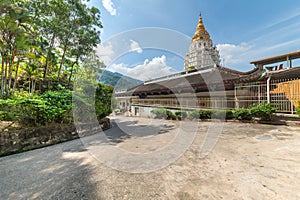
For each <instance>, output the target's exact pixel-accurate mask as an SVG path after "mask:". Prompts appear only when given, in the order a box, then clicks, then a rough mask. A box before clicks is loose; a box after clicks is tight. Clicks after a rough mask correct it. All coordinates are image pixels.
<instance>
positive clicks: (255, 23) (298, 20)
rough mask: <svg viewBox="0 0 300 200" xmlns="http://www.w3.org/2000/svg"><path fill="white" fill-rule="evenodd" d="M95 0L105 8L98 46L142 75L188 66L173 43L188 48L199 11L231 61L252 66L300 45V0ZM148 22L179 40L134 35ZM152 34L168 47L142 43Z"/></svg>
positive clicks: (112, 64) (113, 64) (111, 62)
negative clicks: (256, 61)
mask: <svg viewBox="0 0 300 200" xmlns="http://www.w3.org/2000/svg"><path fill="white" fill-rule="evenodd" d="M90 4H91V5H93V6H96V7H98V8H99V9H100V10H101V20H102V23H103V29H102V31H101V32H102V33H101V40H102V43H103V45H102V46H99V48H98V50H97V52H98V54H99V55H100V57H101V58H103V60H104V61H105V63H106V64H107V65H108V69H110V70H111V71H118V72H120V73H123V74H127V75H129V76H132V77H135V78H139V79H142V80H147V79H149V78H155V77H159V76H162V75H167V74H170V73H174V72H176V71H182V70H183V59H184V58H183V55H182V54H181V55H178V54H176V51H175V52H172V48H176V47H175V45H176V43H177V42H178V41H179V39H180V41H184V44H183V43H182V44H180V47H181V48H182V51H183V52H186V51H187V50H188V45H189V43H190V39H191V37H192V36H193V34H194V32H195V28H196V25H197V22H198V17H199V13H200V12H201V13H202V16H203V20H204V24H205V27H206V29H207V30H208V32H209V33H210V35H211V39H212V40H213V43H214V44H215V45H216V46H217V47H218V49H219V51H220V55H221V58H222V60H225V61H224V63H225V66H226V67H229V68H233V69H237V70H241V71H248V70H251V69H252V68H253V67H254V66H252V65H250V64H249V62H250V61H252V60H256V59H260V58H264V57H268V56H273V55H277V54H281V53H286V52H291V51H295V50H298V49H300V28H299V27H300V1H298V0H285V1H267V0H264V1H263V0H251V1H250V0H222V1H221V0H140V1H138V0H91V1H90ZM146 27H156V28H162V29H167V30H168V31H169V32H170V35H172V36H170V38H178V40H176V39H175V40H174V41H173V43H172V42H171V43H172V44H171V43H167V42H164V41H166V40H167V39H168V38H169V36H168V35H166V33H164V34H162V36H161V37H159V38H158V36H153V35H155V34H153V35H152V34H150V33H149V34H145V35H143V37H140V36H136V37H134V35H136V34H138V33H136V32H137V31H134V30H136V29H143V28H146ZM128 31H129V32H128ZM124 33H125V35H126V34H127V35H126V36H124V38H123V39H122V40H121V39H120V38H119V36H122V35H124ZM141 33H142V34H144V33H143V32H141ZM130 35H132V38H131V37H130ZM116 36H117V38H118V39H120V40H117V39H116ZM152 37H153V38H152ZM184 37H186V38H187V39H186V38H184ZM151 39H152V41H154V42H155V41H156V40H161V43H166V44H164V45H165V46H166V48H163V49H157V46H155V45H154V46H153V48H146V47H148V46H144V45H142V43H143V41H141V40H151ZM125 40H126V41H125ZM172 45H173V46H172ZM125 46H126V48H125ZM170 46H172V47H170ZM120 48H123V50H120ZM120 52H121V53H120ZM295 64H298V63H297V62H295ZM299 65H300V63H299Z"/></svg>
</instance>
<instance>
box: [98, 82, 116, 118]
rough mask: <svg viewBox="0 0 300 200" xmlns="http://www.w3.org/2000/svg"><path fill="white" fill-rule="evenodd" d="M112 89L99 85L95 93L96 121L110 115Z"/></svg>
mask: <svg viewBox="0 0 300 200" xmlns="http://www.w3.org/2000/svg"><path fill="white" fill-rule="evenodd" d="M113 90H114V89H113V87H111V86H107V85H104V84H102V83H99V84H98V86H97V88H96V93H95V110H96V115H97V118H98V119H102V118H104V117H107V116H108V115H109V114H110V113H112V106H111V103H112V102H111V99H112V93H113Z"/></svg>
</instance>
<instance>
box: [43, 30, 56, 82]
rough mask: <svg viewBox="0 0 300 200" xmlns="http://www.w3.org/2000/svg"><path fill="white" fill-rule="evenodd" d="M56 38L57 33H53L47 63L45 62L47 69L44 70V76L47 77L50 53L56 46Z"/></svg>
mask: <svg viewBox="0 0 300 200" xmlns="http://www.w3.org/2000/svg"><path fill="white" fill-rule="evenodd" d="M54 40H55V34H53V36H52V38H51V43H50V47H49V49H48V53H47V58H46V64H45V71H44V75H43V78H46V76H47V73H48V65H49V59H50V54H51V51H52V48H53V46H54Z"/></svg>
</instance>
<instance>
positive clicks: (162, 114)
mask: <svg viewBox="0 0 300 200" xmlns="http://www.w3.org/2000/svg"><path fill="white" fill-rule="evenodd" d="M151 113H153V114H154V115H155V118H157V119H167V109H165V108H156V109H154V110H151Z"/></svg>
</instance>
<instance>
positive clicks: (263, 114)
mask: <svg viewBox="0 0 300 200" xmlns="http://www.w3.org/2000/svg"><path fill="white" fill-rule="evenodd" d="M250 112H251V114H252V115H253V116H254V117H259V118H261V119H262V120H267V121H269V120H271V115H272V114H273V113H275V112H276V109H275V108H273V107H272V105H271V104H270V103H267V102H262V103H260V104H257V105H253V106H251V107H250Z"/></svg>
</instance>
